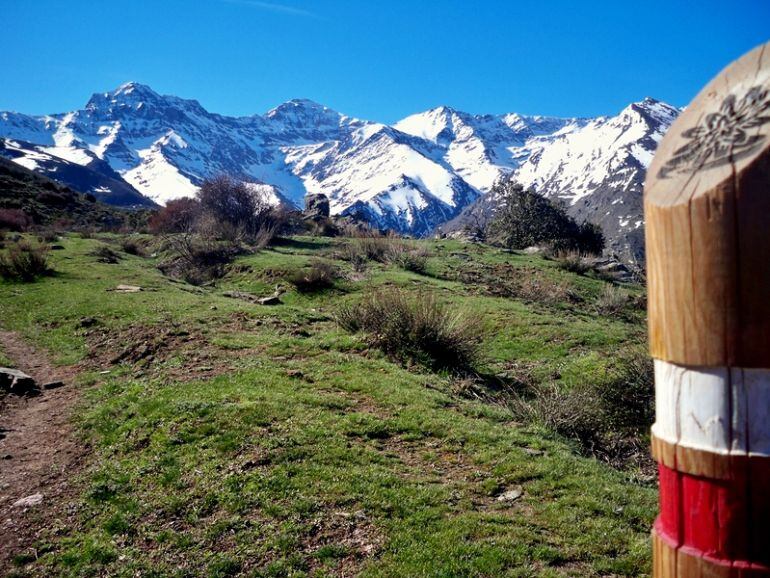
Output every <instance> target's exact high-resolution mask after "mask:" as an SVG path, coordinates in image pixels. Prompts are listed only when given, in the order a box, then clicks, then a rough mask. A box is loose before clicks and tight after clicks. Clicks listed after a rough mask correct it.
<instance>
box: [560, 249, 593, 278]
mask: <svg viewBox="0 0 770 578" xmlns="http://www.w3.org/2000/svg"><path fill="white" fill-rule="evenodd" d="M556 260H557V263H558V265H559V268H560V269H564V270H565V271H569V272H570V273H576V274H577V275H585V274H586V273H588V271H590V270H591V265H590V264H589V263H588V261H587V260H586V259H585V257H584V256H583V255H581V254H580V253H578V252H577V251H567V252H563V253H561V254H559V256H558V257H556Z"/></svg>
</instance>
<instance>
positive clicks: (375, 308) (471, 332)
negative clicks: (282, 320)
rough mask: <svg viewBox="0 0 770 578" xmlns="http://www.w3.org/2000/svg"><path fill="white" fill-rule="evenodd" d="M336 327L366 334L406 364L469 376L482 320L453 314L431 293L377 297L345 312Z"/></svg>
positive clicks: (385, 293)
mask: <svg viewBox="0 0 770 578" xmlns="http://www.w3.org/2000/svg"><path fill="white" fill-rule="evenodd" d="M337 322H338V323H339V325H340V326H341V327H343V328H344V329H346V330H348V331H350V332H364V333H366V334H367V335H368V337H369V341H370V343H371V344H372V345H373V346H375V347H378V348H380V349H382V350H383V351H384V352H386V353H387V354H389V355H392V356H393V357H395V358H397V359H399V360H400V361H402V362H414V363H418V364H420V365H423V366H425V367H428V368H430V369H433V370H446V371H453V372H467V371H471V370H472V369H473V367H474V366H475V365H476V363H477V362H478V361H479V357H480V351H481V342H482V333H481V326H480V325H479V322H478V319H475V318H471V317H467V316H465V315H462V314H458V313H453V312H451V311H450V310H449V309H448V308H447V307H445V306H443V305H441V304H440V303H439V302H438V301H437V300H436V297H435V296H434V295H433V294H432V293H417V294H414V295H413V294H410V293H408V292H407V291H404V290H402V289H387V290H381V291H377V292H374V293H372V294H370V295H368V296H367V297H365V298H364V299H362V300H361V301H359V302H358V303H355V304H352V305H345V306H343V307H341V308H340V309H339V311H338V313H337Z"/></svg>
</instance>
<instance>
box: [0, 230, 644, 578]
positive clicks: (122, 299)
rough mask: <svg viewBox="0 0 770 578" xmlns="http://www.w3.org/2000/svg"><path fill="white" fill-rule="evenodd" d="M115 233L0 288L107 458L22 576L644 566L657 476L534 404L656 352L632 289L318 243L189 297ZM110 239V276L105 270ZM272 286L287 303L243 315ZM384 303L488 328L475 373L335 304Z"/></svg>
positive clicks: (598, 570) (85, 476)
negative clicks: (421, 357) (580, 436)
mask: <svg viewBox="0 0 770 578" xmlns="http://www.w3.org/2000/svg"><path fill="white" fill-rule="evenodd" d="M119 240H120V239H119V237H118V236H110V235H104V236H97V237H95V238H81V237H80V236H78V235H74V234H73V235H67V236H64V237H62V238H61V239H60V240H59V241H57V242H58V243H59V244H60V245H61V246H62V247H63V249H62V250H56V251H52V252H51V253H50V258H51V263H52V266H53V269H54V270H55V273H54V274H53V275H51V276H48V277H42V278H40V279H39V280H37V281H36V282H33V283H15V282H9V281H1V282H0V314H1V316H0V319H2V327H3V329H5V330H13V331H17V332H19V333H20V334H21V335H22V336H24V337H26V338H28V339H29V340H30V341H31V342H33V343H34V344H36V345H38V346H40V347H42V348H44V349H45V350H47V351H48V352H50V355H51V357H52V358H53V360H54V361H55V362H56V363H58V364H67V365H71V364H77V365H78V368H79V370H80V371H79V376H78V378H77V387H78V388H79V389H80V390H81V391H82V397H81V401H80V402H79V405H78V409H77V412H76V416H75V419H76V422H77V432H78V435H79V436H80V437H81V438H82V441H83V443H84V444H88V445H89V446H90V448H91V453H90V456H89V459H88V460H87V463H86V464H85V465H84V467H83V468H82V469H80V470H78V471H74V472H72V475H73V476H74V477H75V478H76V484H75V485H76V487H77V488H78V494H77V496H76V497H75V498H74V501H73V504H72V505H71V509H72V510H73V511H71V512H70V514H71V520H73V521H74V523H71V524H67V525H65V524H63V523H51V524H50V525H49V528H48V531H47V532H46V538H45V539H44V540H42V541H41V542H40V543H38V544H36V545H35V548H34V552H30V551H24V552H19V554H18V556H17V557H16V560H15V566H14V568H13V569H12V574H11V575H16V576H41V577H42V576H53V575H56V576H73V577H74V576H112V577H128V576H145V577H149V576H175V577H188V576H189V577H194V576H195V577H197V576H206V577H211V578H214V577H225V576H251V577H268V576H274V577H283V576H298V577H299V576H313V577H323V576H329V577H331V576H354V575H355V576H362V577H369V578H375V577H383V578H384V577H435V578H444V577H520V576H521V577H523V576H544V577H545V576H553V577H556V576H582V577H590V576H643V575H647V574H648V573H649V569H650V545H649V528H650V526H651V523H652V520H653V516H654V512H655V509H656V495H657V494H656V487H655V481H654V476H652V475H650V474H649V472H648V471H647V470H646V469H645V468H643V467H638V466H637V465H635V464H629V465H627V466H625V467H618V465H617V464H614V465H611V464H610V463H608V460H606V459H602V457H601V456H597V455H596V454H594V453H592V452H590V451H586V448H585V447H583V446H582V445H581V444H580V442H579V441H577V440H576V439H574V438H571V437H570V436H569V435H563V434H560V433H558V432H557V431H555V430H554V428H553V427H550V425H549V422H548V420H547V419H542V417H543V413H542V411H540V412H538V411H530V412H527V411H522V404H523V403H524V402H522V399H523V398H522V397H521V396H522V395H523V394H522V393H521V392H522V391H524V390H526V389H527V388H532V387H538V388H541V389H542V390H544V391H545V390H548V391H554V392H558V393H559V394H560V395H561V394H563V395H566V396H568V394H569V392H570V391H573V390H579V389H580V388H585V387H587V386H591V387H596V388H601V387H603V385H604V384H610V383H615V386H616V387H617V383H616V382H617V380H618V375H619V374H620V373H622V369H623V368H622V365H623V363H625V360H626V359H627V358H628V357H629V356H631V355H643V352H644V349H645V345H646V333H645V327H644V310H643V291H642V289H641V288H640V287H637V286H632V285H630V286H625V287H623V288H617V287H615V286H614V285H612V284H611V283H610V282H609V281H607V280H606V279H602V278H600V277H599V276H597V275H595V274H593V273H591V272H578V273H575V272H571V271H569V270H566V269H567V268H565V267H563V266H561V265H560V263H559V262H558V261H554V260H549V259H546V258H544V257H543V256H540V255H527V254H523V253H516V252H513V253H511V252H505V251H501V250H499V249H494V248H490V247H486V246H482V245H471V244H466V243H461V242H459V241H453V240H435V241H414V242H411V243H413V245H414V246H415V247H418V248H419V249H420V251H421V252H422V254H423V255H424V262H423V263H421V264H420V266H419V267H413V269H415V270H412V271H410V270H408V268H409V267H407V268H404V267H401V266H398V265H397V264H394V263H380V262H376V261H372V260H368V261H366V262H365V263H362V264H359V265H356V266H353V265H352V264H351V261H350V260H346V259H345V251H346V244H348V243H350V242H351V241H349V240H346V239H329V238H315V237H294V238H291V239H286V240H284V241H283V242H281V243H280V244H278V245H276V246H273V247H271V248H267V249H264V250H261V251H259V252H257V253H255V254H250V255H243V256H240V257H238V258H237V259H235V261H234V262H233V263H232V264H231V265H229V268H228V273H227V275H226V276H224V277H223V278H221V279H219V280H217V281H216V282H215V283H211V284H205V285H202V286H194V285H190V284H188V283H185V282H184V281H180V280H176V279H172V278H170V277H167V276H164V275H163V274H162V273H161V272H160V271H159V270H158V264H159V262H160V261H161V259H162V258H163V256H162V255H156V256H152V255H155V254H154V253H152V254H151V255H150V256H139V255H130V254H127V253H125V252H123V251H121V249H120V245H119V243H118V242H119ZM104 245H107V246H109V247H110V248H112V250H114V251H115V252H116V253H118V254H119V259H118V260H117V262H116V263H104V262H101V261H100V260H99V259H98V258H97V257H95V255H96V254H97V253H94V251H95V250H96V249H98V248H99V247H102V246H104ZM148 252H150V251H148ZM319 262H323V263H326V264H327V265H328V266H329V267H330V268H331V269H332V270H333V271H334V272H335V275H334V277H335V278H334V279H333V281H332V282H331V283H330V286H328V287H324V288H322V289H319V290H317V291H313V290H312V288H311V290H308V291H305V292H300V291H298V290H297V289H296V288H295V286H294V285H293V284H292V283H291V282H290V281H289V279H291V278H292V275H295V276H296V274H297V271H303V270H307V269H308V268H309V267H311V266H312V265H313V264H314V263H316V264H317V263H319ZM580 273H582V274H580ZM120 284H124V285H131V286H139V287H141V288H142V290H141V291H139V292H134V293H130V292H120V291H115V288H116V287H117V286H118V285H120ZM276 286H280V289H279V291H278V292H279V293H280V292H281V291H283V293H282V294H281V295H280V300H281V303H280V304H277V305H270V306H268V305H260V304H258V303H255V302H252V301H250V300H248V299H244V298H243V296H244V294H246V295H248V296H256V297H263V296H266V295H270V294H272V293H273V292H274V291H275V290H276ZM386 288H391V290H394V289H393V288H395V290H397V289H402V290H404V291H407V292H409V294H410V295H411V294H414V295H419V294H428V293H429V294H431V295H434V296H435V299H436V300H437V301H438V302H439V303H440V304H442V305H443V306H445V307H446V308H447V309H448V310H449V311H451V312H462V313H463V314H464V315H466V316H469V317H471V318H473V319H475V320H477V322H478V323H479V325H480V327H481V341H480V358H479V361H478V363H477V367H476V368H475V369H476V376H475V377H468V376H457V375H453V374H452V373H450V372H444V371H439V372H434V371H432V370H430V369H427V368H426V367H425V366H422V365H419V364H417V363H412V362H409V361H404V360H403V359H397V358H394V357H393V356H390V355H387V354H385V353H383V352H382V351H381V350H380V349H378V348H377V347H375V346H373V345H372V341H371V339H370V336H368V335H367V334H365V333H351V332H349V331H346V330H345V329H343V328H342V327H340V325H339V324H338V323H337V314H338V312H339V311H340V308H342V307H344V306H345V305H346V304H353V303H356V302H359V301H360V300H361V299H364V298H366V296H367V295H371V294H372V292H375V291H382V290H385V289H386ZM618 294H621V295H622V299H615V301H616V303H610V305H608V304H607V301H608V297H607V296H608V295H610V297H612V295H616V296H617V295H618ZM609 301H613V300H612V299H611V298H610V299H609ZM640 303H642V305H640ZM1 356H2V354H0V357H1ZM557 397H558V396H555V398H557ZM567 399H569V398H567ZM575 399H579V398H575ZM567 419H570V418H567ZM643 441H644V440H642V443H643Z"/></svg>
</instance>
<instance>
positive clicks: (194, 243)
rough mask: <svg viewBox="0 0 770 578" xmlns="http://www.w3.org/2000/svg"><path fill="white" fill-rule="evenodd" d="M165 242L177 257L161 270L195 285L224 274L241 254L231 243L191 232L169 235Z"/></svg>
mask: <svg viewBox="0 0 770 578" xmlns="http://www.w3.org/2000/svg"><path fill="white" fill-rule="evenodd" d="M164 245H165V247H166V248H167V249H168V250H170V251H171V253H172V255H173V256H172V257H171V258H170V259H169V260H167V261H164V262H163V263H161V264H160V265H158V269H160V270H161V271H162V272H163V273H164V274H165V275H168V276H170V277H175V278H178V279H184V280H185V281H187V282H188V283H190V284H191V285H202V284H204V283H206V282H208V281H212V280H214V279H219V278H221V277H223V276H224V275H225V273H226V272H227V265H228V264H229V263H230V262H231V261H232V260H233V258H234V257H235V256H236V255H237V254H238V249H237V248H236V247H234V246H233V245H231V244H229V243H223V242H218V241H214V240H211V239H206V238H202V237H199V236H197V235H190V234H182V235H173V236H169V237H167V238H166V239H165V243H164Z"/></svg>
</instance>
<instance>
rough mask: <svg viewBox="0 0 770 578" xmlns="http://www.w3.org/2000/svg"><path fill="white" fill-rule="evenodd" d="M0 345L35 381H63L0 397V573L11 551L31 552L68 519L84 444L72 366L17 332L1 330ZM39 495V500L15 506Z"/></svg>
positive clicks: (8, 563)
mask: <svg viewBox="0 0 770 578" xmlns="http://www.w3.org/2000/svg"><path fill="white" fill-rule="evenodd" d="M0 346H2V348H3V351H4V352H5V354H6V355H7V356H8V357H9V358H10V359H12V360H13V361H14V362H15V364H16V367H17V368H18V369H21V370H22V371H24V372H25V373H28V374H29V375H31V376H32V377H33V378H35V380H36V381H37V382H38V383H39V384H43V383H47V382H53V381H62V382H63V383H64V385H63V386H62V387H58V388H56V389H51V390H44V391H42V393H41V395H38V396H35V397H19V396H13V395H8V396H4V397H0V574H4V573H5V571H7V570H10V569H11V567H12V560H13V558H14V557H15V556H17V555H20V554H24V555H28V556H35V555H36V552H34V550H31V548H32V546H33V545H34V544H35V543H36V542H37V541H39V540H41V539H44V538H45V537H47V536H50V535H51V534H52V533H55V532H56V530H57V528H61V527H63V526H64V525H66V524H67V523H68V518H69V517H70V516H72V515H73V513H74V512H73V508H70V507H68V505H69V504H70V502H71V501H72V500H73V499H74V496H75V492H74V489H73V484H74V481H73V480H74V479H76V478H77V476H74V475H73V474H76V473H77V472H78V471H79V470H80V469H81V468H82V465H83V463H84V458H85V456H86V454H87V453H88V448H87V447H85V446H84V444H82V443H81V442H80V441H79V440H78V439H77V438H76V436H75V434H74V431H73V428H72V425H71V422H70V417H71V414H72V410H73V407H74V406H75V403H76V402H77V400H78V391H77V389H76V388H75V387H74V386H73V383H72V382H73V378H74V376H75V374H76V370H75V368H74V367H55V366H53V365H52V364H51V362H50V361H49V359H48V358H47V356H46V355H45V354H44V353H42V352H41V351H39V350H36V349H35V348H33V347H32V346H30V345H29V344H28V343H26V342H25V341H24V340H23V339H21V338H20V337H19V336H18V335H17V334H15V333H12V332H7V331H0ZM34 494H42V495H43V500H42V502H41V503H39V504H38V505H35V506H30V507H19V506H14V505H13V504H14V502H16V501H17V500H19V499H20V498H24V497H26V496H31V495H34Z"/></svg>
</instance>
